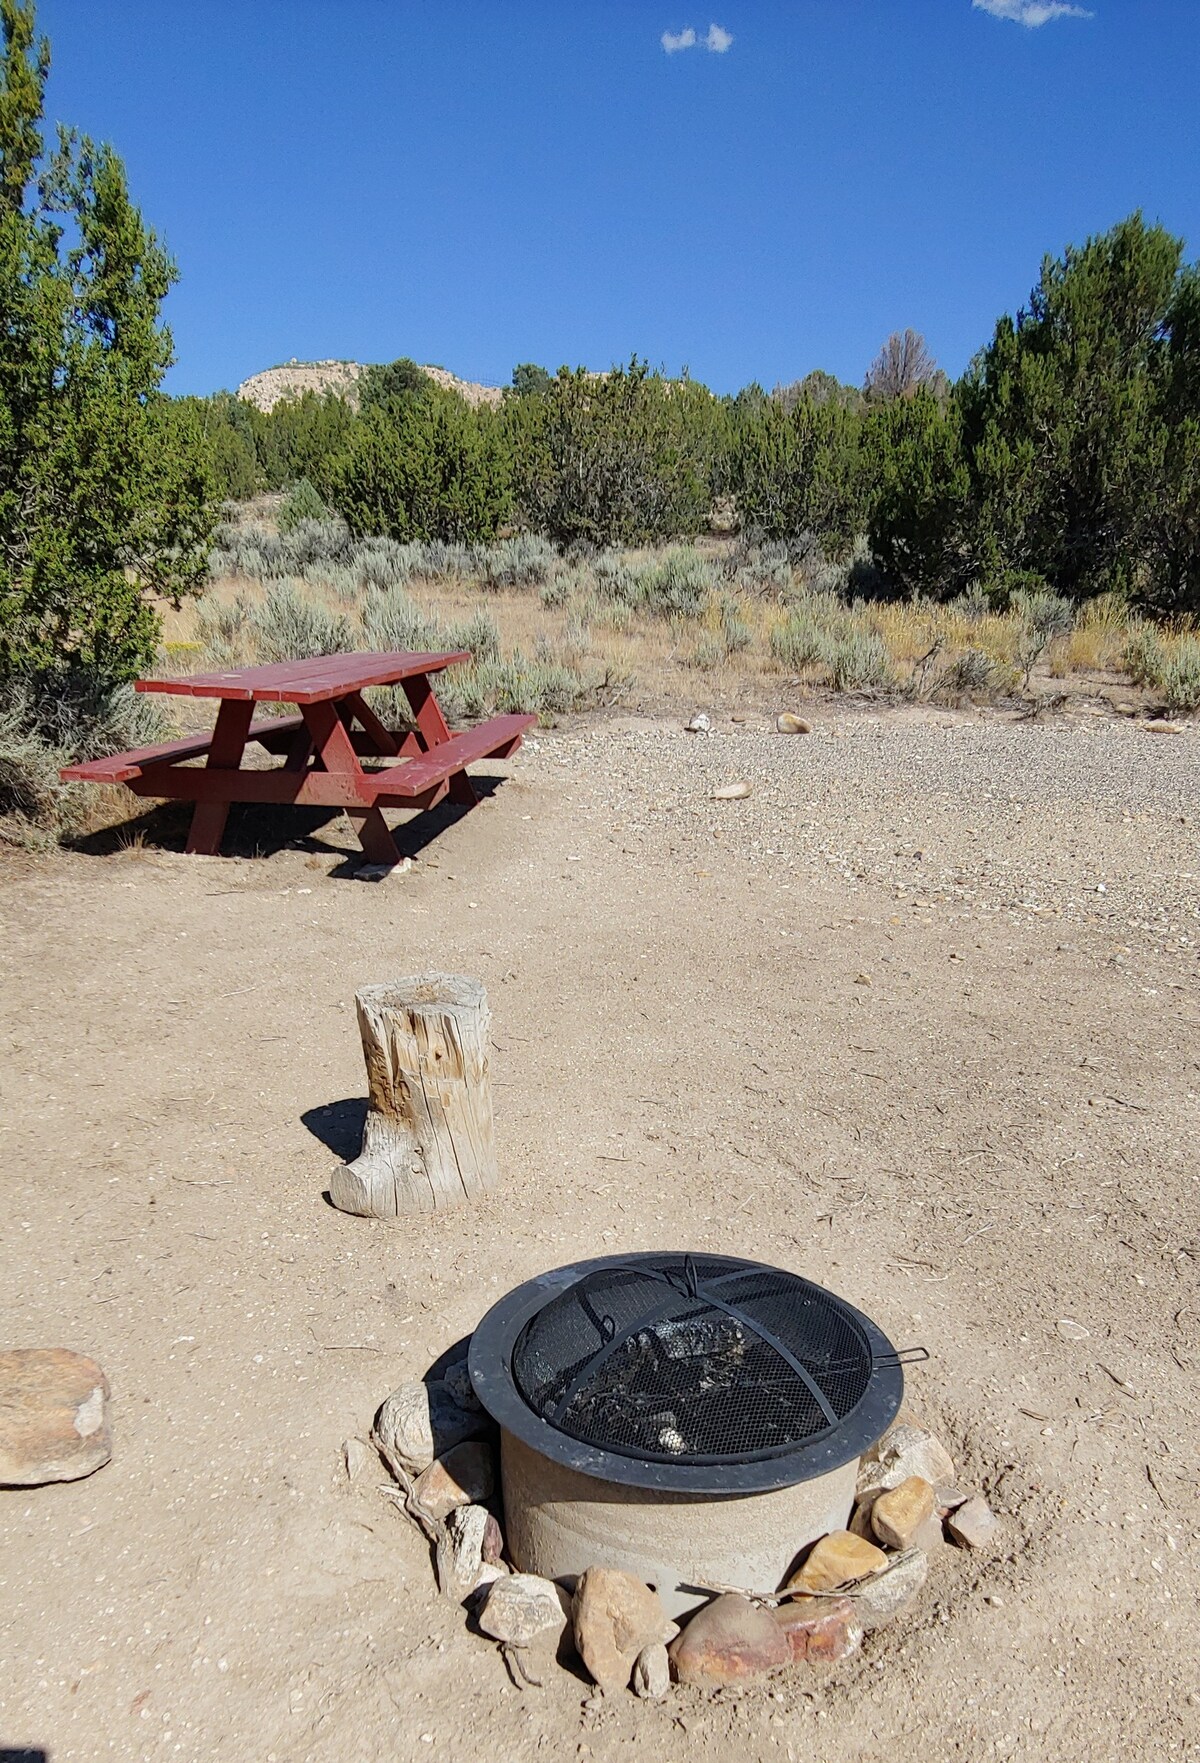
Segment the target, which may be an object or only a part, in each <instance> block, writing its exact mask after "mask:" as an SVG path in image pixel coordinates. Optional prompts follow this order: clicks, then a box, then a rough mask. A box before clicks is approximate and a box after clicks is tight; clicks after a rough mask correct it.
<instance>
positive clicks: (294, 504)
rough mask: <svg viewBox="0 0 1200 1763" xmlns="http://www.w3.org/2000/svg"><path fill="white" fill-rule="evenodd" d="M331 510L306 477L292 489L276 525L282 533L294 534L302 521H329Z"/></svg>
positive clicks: (284, 502)
mask: <svg viewBox="0 0 1200 1763" xmlns="http://www.w3.org/2000/svg"><path fill="white" fill-rule="evenodd" d="M328 518H329V510H328V509H327V508H326V506H325V504H324V502H322V500H321V498H320V496H318V495H317V492H316V490H314V488H313V486H312V485H311V484H310V483H309V481H308V479H307V478H306V477H302V478H301V479H300V482H299V483H298V484H296V485H295V486H294V488H292V489H290V490H289V491H288V493H287V495H286V496H285V497H284V499H283V501H282V502H281V503H280V506H279V514H278V516H277V518H276V525H277V526H278V527H279V530H280V532H281V533H290V532H294V531H295V529H296V528H297V527H298V526H299V525H300V522H301V521H302V520H327V519H328Z"/></svg>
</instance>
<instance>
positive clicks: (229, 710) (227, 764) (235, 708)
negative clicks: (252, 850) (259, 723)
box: [184, 698, 254, 857]
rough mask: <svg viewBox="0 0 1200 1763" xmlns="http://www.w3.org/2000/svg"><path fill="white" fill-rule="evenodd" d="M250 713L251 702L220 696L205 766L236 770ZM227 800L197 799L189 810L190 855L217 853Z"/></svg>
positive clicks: (212, 854)
mask: <svg viewBox="0 0 1200 1763" xmlns="http://www.w3.org/2000/svg"><path fill="white" fill-rule="evenodd" d="M253 715H254V705H253V703H251V702H246V703H242V702H241V701H240V700H238V699H236V698H222V700H221V708H220V709H219V710H218V711H217V722H216V727H215V728H214V730H213V738H212V746H211V747H210V748H209V750H208V760H207V763H206V770H208V771H236V770H237V769H238V767H239V766H240V765H241V763H242V754H243V753H244V752H245V750H246V736H247V734H248V733H249V730H250V721H251V718H252V716H253ZM231 800H232V797H230V796H227V797H225V799H224V800H223V801H220V802H197V804H196V807H195V811H194V813H193V814H192V824H191V826H190V827H189V829H188V836H187V844H186V845H185V846H184V850H185V851H188V852H191V853H192V854H193V855H194V856H201V857H215V856H217V854H218V853H219V851H220V849H221V836H222V834H223V833H224V831H225V822H226V821H227V820H228V818H229V804H230V802H231Z"/></svg>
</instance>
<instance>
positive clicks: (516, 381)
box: [512, 361, 553, 398]
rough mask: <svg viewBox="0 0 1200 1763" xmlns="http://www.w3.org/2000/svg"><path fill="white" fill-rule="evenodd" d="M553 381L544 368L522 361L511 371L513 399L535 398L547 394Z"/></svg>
mask: <svg viewBox="0 0 1200 1763" xmlns="http://www.w3.org/2000/svg"><path fill="white" fill-rule="evenodd" d="M552 383H553V381H552V379H551V376H550V374H548V373H547V372H546V369H545V368H544V367H539V366H538V365H537V363H536V362H535V361H522V362H521V363H520V364H519V365H518V366H516V367H514V368H513V371H512V395H513V397H515V398H536V397H538V396H540V394H541V393H543V392H548V391H549V390H550V387H551V385H552Z"/></svg>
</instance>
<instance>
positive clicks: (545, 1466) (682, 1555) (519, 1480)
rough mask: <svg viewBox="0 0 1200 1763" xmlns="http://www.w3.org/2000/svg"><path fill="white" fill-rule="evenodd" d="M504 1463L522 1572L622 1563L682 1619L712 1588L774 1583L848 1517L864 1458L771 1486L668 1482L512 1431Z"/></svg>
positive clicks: (510, 1535) (568, 1575)
mask: <svg viewBox="0 0 1200 1763" xmlns="http://www.w3.org/2000/svg"><path fill="white" fill-rule="evenodd" d="M500 1462H501V1473H502V1478H503V1483H504V1515H505V1525H504V1529H505V1536H506V1538H507V1540H508V1549H509V1554H510V1557H511V1559H512V1562H513V1564H514V1566H515V1567H516V1568H517V1569H518V1570H519V1571H520V1572H522V1573H537V1574H541V1575H542V1577H543V1578H545V1579H558V1580H564V1579H565V1580H570V1579H572V1578H574V1577H576V1576H578V1575H579V1574H581V1573H584V1572H585V1571H586V1570H587V1569H588V1568H589V1567H618V1568H621V1569H623V1570H624V1571H625V1572H627V1573H631V1574H633V1575H634V1577H635V1578H636V1579H640V1580H642V1581H643V1582H644V1583H646V1584H647V1585H652V1586H653V1587H654V1588H655V1590H656V1591H657V1592H658V1595H659V1597H660V1598H661V1599H662V1602H663V1605H664V1607H665V1609H666V1611H667V1614H668V1616H671V1617H675V1618H678V1617H680V1616H685V1615H687V1614H689V1613H690V1612H691V1611H692V1610H695V1609H696V1608H697V1607H698V1606H699V1605H700V1604H702V1603H704V1602H705V1601H706V1598H707V1597H708V1596H709V1595H710V1594H711V1590H712V1589H713V1588H729V1587H734V1588H738V1589H741V1590H745V1591H752V1592H770V1591H775V1590H776V1589H777V1587H778V1586H780V1585H781V1584H782V1582H783V1579H784V1576H785V1574H786V1573H787V1571H788V1568H789V1567H790V1566H791V1565H792V1563H793V1561H794V1560H795V1559H796V1556H797V1555H798V1554H799V1553H800V1552H801V1550H802V1549H804V1548H806V1547H807V1545H808V1544H809V1543H813V1542H816V1541H817V1539H818V1538H819V1537H823V1536H825V1535H827V1534H828V1532H830V1531H831V1530H841V1529H844V1528H845V1526H846V1524H847V1522H848V1520H849V1517H850V1511H851V1508H852V1506H853V1504H854V1487H855V1481H856V1478H857V1475H858V1459H857V1458H853V1459H852V1460H851V1461H850V1462H849V1463H844V1464H843V1465H842V1466H841V1468H840V1469H833V1470H830V1471H828V1472H827V1473H826V1474H824V1475H818V1476H814V1477H812V1478H811V1479H810V1480H809V1481H801V1482H796V1483H795V1484H794V1485H793V1486H792V1487H787V1488H777V1489H774V1490H773V1491H772V1492H770V1493H765V1494H741V1495H734V1496H731V1497H729V1498H719V1497H718V1498H701V1497H699V1496H697V1495H695V1494H678V1493H660V1492H658V1491H656V1490H651V1489H644V1488H635V1487H626V1486H624V1485H622V1484H619V1483H617V1482H612V1481H600V1480H597V1479H596V1478H595V1477H594V1476H590V1475H581V1474H580V1473H579V1472H578V1471H577V1470H574V1469H568V1468H566V1467H564V1466H563V1465H562V1464H560V1463H553V1462H551V1460H550V1459H549V1458H548V1457H544V1456H543V1455H542V1454H541V1452H539V1451H534V1450H532V1449H531V1448H530V1447H529V1446H528V1445H526V1444H523V1443H522V1441H521V1440H520V1439H518V1438H515V1437H514V1436H513V1434H512V1433H510V1432H507V1431H504V1430H502V1431H501V1434H500Z"/></svg>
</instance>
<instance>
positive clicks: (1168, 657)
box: [1124, 625, 1200, 711]
mask: <svg viewBox="0 0 1200 1763" xmlns="http://www.w3.org/2000/svg"><path fill="white" fill-rule="evenodd" d="M1124 661H1125V671H1126V672H1127V673H1128V675H1129V677H1130V679H1132V680H1133V682H1134V684H1135V685H1139V686H1145V687H1146V688H1147V690H1149V691H1152V692H1157V693H1159V694H1160V695H1161V697H1162V699H1163V702H1164V703H1165V704H1166V707H1167V709H1168V710H1172V711H1175V710H1184V711H1189V710H1200V638H1197V637H1182V638H1180V639H1179V640H1178V641H1177V642H1176V643H1175V645H1174V646H1173V647H1168V645H1167V644H1166V643H1164V642H1163V641H1162V638H1161V637H1160V636H1159V635H1158V633H1157V632H1156V631H1155V630H1154V629H1153V627H1152V626H1150V625H1140V626H1139V627H1138V628H1137V629H1136V630H1135V631H1134V633H1133V635H1132V637H1130V639H1129V642H1128V643H1127V644H1126V646H1125V656H1124Z"/></svg>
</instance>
